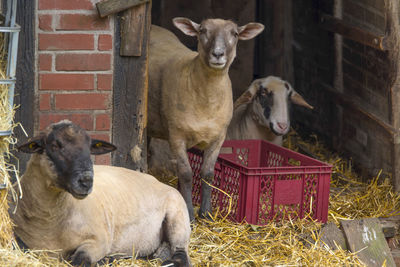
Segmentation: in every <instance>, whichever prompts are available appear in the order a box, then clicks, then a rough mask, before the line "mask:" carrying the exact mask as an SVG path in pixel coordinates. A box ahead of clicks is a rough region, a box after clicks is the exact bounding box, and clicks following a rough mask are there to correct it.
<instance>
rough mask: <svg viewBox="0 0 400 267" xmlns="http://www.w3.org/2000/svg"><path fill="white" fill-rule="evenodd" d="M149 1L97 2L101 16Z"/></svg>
mask: <svg viewBox="0 0 400 267" xmlns="http://www.w3.org/2000/svg"><path fill="white" fill-rule="evenodd" d="M146 2H149V0H105V1H102V2H99V3H97V4H96V7H97V11H98V12H99V15H100V17H102V18H104V17H106V16H108V15H111V14H114V13H118V12H120V11H123V10H126V9H129V8H131V7H134V6H137V5H141V4H143V3H146Z"/></svg>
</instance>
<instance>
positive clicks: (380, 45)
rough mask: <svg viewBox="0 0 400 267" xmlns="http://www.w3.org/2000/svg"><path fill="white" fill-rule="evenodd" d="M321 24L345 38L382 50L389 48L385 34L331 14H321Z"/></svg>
mask: <svg viewBox="0 0 400 267" xmlns="http://www.w3.org/2000/svg"><path fill="white" fill-rule="evenodd" d="M320 26H321V27H322V28H323V29H325V30H327V31H331V32H334V33H338V34H340V35H342V36H343V37H344V38H347V39H350V40H353V41H356V42H359V43H362V44H365V45H368V46H370V47H373V48H375V49H378V50H382V51H386V50H388V48H387V45H386V38H385V36H378V35H376V34H374V33H372V32H368V31H366V30H363V29H361V28H359V27H356V26H353V25H350V24H348V23H346V22H344V21H343V20H341V19H338V18H335V17H332V16H330V15H326V14H321V16H320Z"/></svg>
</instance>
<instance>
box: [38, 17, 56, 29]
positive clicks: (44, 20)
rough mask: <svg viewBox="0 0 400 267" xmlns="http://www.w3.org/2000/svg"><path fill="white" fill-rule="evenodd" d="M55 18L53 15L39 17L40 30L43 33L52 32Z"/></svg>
mask: <svg viewBox="0 0 400 267" xmlns="http://www.w3.org/2000/svg"><path fill="white" fill-rule="evenodd" d="M52 20H53V16H52V15H39V29H41V30H43V31H52V30H53V25H52Z"/></svg>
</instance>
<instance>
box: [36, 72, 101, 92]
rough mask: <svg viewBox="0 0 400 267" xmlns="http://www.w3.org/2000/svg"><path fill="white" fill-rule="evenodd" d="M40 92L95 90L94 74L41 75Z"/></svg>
mask: <svg viewBox="0 0 400 267" xmlns="http://www.w3.org/2000/svg"><path fill="white" fill-rule="evenodd" d="M39 89H40V90H93V89H94V75H93V74H64V73H46V74H40V87H39Z"/></svg>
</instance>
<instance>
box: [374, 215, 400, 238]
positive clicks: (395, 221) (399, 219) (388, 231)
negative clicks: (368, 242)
mask: <svg viewBox="0 0 400 267" xmlns="http://www.w3.org/2000/svg"><path fill="white" fill-rule="evenodd" d="M379 222H380V223H381V226H382V231H383V234H384V235H385V237H386V238H391V237H394V236H395V235H396V233H397V232H398V230H399V227H400V216H399V215H398V216H392V217H387V218H379Z"/></svg>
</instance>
